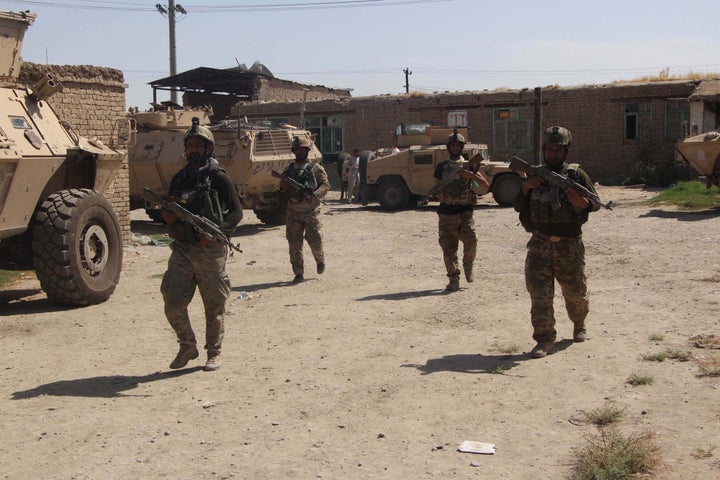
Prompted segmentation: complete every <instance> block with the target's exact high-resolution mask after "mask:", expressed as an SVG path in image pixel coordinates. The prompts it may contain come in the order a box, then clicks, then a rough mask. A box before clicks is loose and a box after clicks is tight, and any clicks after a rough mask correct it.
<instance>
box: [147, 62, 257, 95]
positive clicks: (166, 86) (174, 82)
mask: <svg viewBox="0 0 720 480" xmlns="http://www.w3.org/2000/svg"><path fill="white" fill-rule="evenodd" d="M258 77H265V75H262V74H258V73H255V72H249V71H241V70H238V69H227V70H220V69H217V68H208V67H199V68H195V69H193V70H188V71H186V72H182V73H178V74H176V75H173V76H171V77H165V78H161V79H159V80H153V81H152V82H150V86H152V87H153V88H154V89H158V90H170V89H171V88H173V87H174V88H175V89H177V90H179V91H195V92H204V93H229V94H232V95H237V96H238V97H247V98H251V97H252V95H253V93H255V85H256V83H257V78H258Z"/></svg>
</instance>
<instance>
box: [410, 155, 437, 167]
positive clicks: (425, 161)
mask: <svg viewBox="0 0 720 480" xmlns="http://www.w3.org/2000/svg"><path fill="white" fill-rule="evenodd" d="M413 157H414V158H415V165H432V164H433V154H432V153H417V152H416V153H415V154H413Z"/></svg>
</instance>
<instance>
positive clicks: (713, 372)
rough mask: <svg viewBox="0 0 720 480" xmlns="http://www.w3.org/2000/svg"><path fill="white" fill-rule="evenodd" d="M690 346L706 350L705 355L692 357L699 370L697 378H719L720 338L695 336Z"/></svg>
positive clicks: (691, 339) (711, 335)
mask: <svg viewBox="0 0 720 480" xmlns="http://www.w3.org/2000/svg"><path fill="white" fill-rule="evenodd" d="M690 344H691V345H692V346H693V347H695V348H699V349H708V353H707V355H702V356H700V355H694V356H693V359H694V360H695V363H696V364H697V366H698V368H699V369H700V373H699V374H698V376H699V377H720V336H717V335H713V334H706V335H695V336H694V337H691V338H690Z"/></svg>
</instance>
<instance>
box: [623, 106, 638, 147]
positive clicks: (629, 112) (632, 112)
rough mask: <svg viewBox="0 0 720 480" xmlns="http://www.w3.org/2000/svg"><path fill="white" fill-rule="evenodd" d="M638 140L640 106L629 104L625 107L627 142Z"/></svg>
mask: <svg viewBox="0 0 720 480" xmlns="http://www.w3.org/2000/svg"><path fill="white" fill-rule="evenodd" d="M637 138H638V104H637V103H628V104H627V105H625V140H637Z"/></svg>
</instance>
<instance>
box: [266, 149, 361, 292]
mask: <svg viewBox="0 0 720 480" xmlns="http://www.w3.org/2000/svg"><path fill="white" fill-rule="evenodd" d="M311 142H312V140H310V138H308V137H307V136H298V137H295V139H294V140H293V143H292V152H293V154H294V155H295V161H294V162H293V163H291V164H290V165H288V166H287V167H286V168H285V170H284V171H283V173H282V176H283V177H285V178H284V179H283V180H281V181H280V189H281V190H284V191H287V192H288V209H287V222H286V224H285V237H286V238H287V241H288V247H289V251H290V264H291V265H292V270H293V273H294V274H295V278H294V279H293V281H292V283H293V284H298V283H300V282H302V281H304V280H305V276H304V275H305V263H304V260H303V238H304V239H305V240H307V242H308V245H310V250H311V251H312V255H313V258H314V259H315V263H316V266H317V273H318V274H319V275H320V274H322V273H323V272H324V271H325V252H324V251H323V241H322V222H320V201H321V199H322V198H323V197H325V195H326V194H327V192H328V190H329V189H330V183H329V182H328V176H327V173H326V172H325V169H324V168H323V167H322V165H319V164H317V163H314V162H310V161H309V160H308V153H309V152H310V149H311V148H312V143H311ZM290 180H294V182H291V181H290ZM298 185H299V186H301V187H302V189H301V188H298ZM350 195H352V193H351V192H350V191H348V199H349V198H351V196H350Z"/></svg>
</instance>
